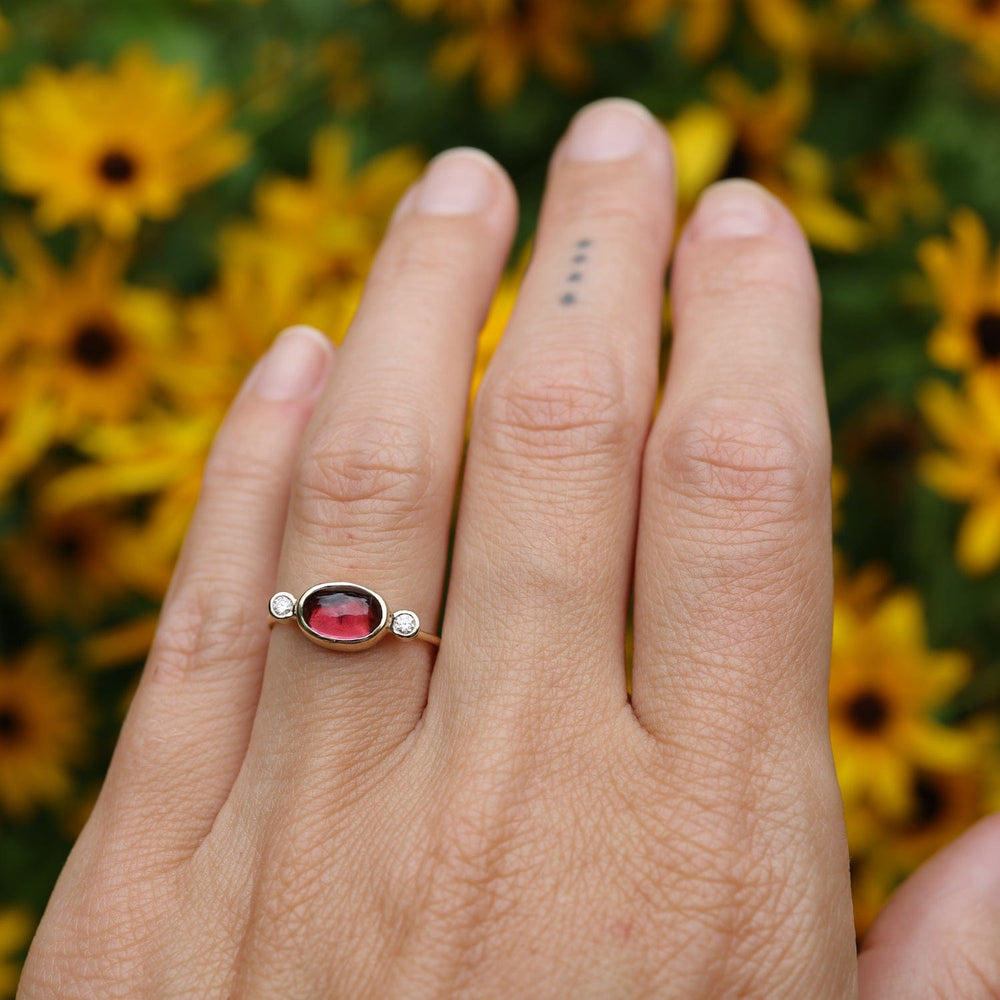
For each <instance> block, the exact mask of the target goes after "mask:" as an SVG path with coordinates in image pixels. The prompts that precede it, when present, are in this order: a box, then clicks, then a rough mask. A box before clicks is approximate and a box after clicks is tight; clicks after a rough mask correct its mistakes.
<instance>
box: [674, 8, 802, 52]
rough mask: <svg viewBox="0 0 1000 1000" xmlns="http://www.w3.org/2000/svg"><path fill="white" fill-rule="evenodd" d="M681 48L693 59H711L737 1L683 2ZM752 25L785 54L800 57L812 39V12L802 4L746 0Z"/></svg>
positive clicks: (729, 24)
mask: <svg viewBox="0 0 1000 1000" xmlns="http://www.w3.org/2000/svg"><path fill="white" fill-rule="evenodd" d="M682 4H683V9H684V12H685V13H684V31H683V35H682V44H683V47H684V50H685V52H686V53H687V54H688V55H689V56H690V57H692V58H694V59H708V58H710V57H711V56H713V55H715V53H716V52H718V50H719V49H720V48H721V47H722V45H723V43H724V42H725V40H726V36H727V34H728V33H729V30H730V27H731V24H732V20H733V11H734V8H735V6H736V0H710V2H705V0H682ZM743 6H744V8H745V9H746V13H747V16H748V18H749V19H750V22H751V23H752V24H753V26H754V29H755V30H756V31H757V33H758V34H759V35H760V37H761V38H762V39H763V40H764V41H765V42H767V43H768V44H769V45H770V46H771V47H772V48H774V49H775V50H776V51H778V52H783V53H801V52H802V51H803V50H804V49H805V48H807V47H808V40H809V37H810V20H809V11H808V9H807V8H805V7H804V6H803V5H802V3H801V2H800V0H743Z"/></svg>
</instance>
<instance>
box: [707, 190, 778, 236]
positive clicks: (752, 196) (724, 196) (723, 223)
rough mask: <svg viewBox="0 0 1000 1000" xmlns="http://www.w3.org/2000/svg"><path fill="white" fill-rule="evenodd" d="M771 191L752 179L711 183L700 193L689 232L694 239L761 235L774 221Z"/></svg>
mask: <svg viewBox="0 0 1000 1000" xmlns="http://www.w3.org/2000/svg"><path fill="white" fill-rule="evenodd" d="M774 221H775V215H774V206H773V204H772V198H771V195H769V194H768V193H767V192H766V191H765V190H764V189H763V188H761V187H760V186H759V185H757V184H754V183H753V182H752V181H745V180H730V181H722V182H720V183H718V184H713V185H712V186H711V187H710V188H708V190H706V191H705V193H704V194H703V195H702V196H701V200H700V201H699V202H698V207H697V208H696V209H695V212H694V216H693V217H692V219H691V221H690V222H689V223H688V232H689V234H690V236H691V237H692V238H693V239H697V240H731V239H740V238H745V237H749V236H763V235H764V234H765V233H766V232H768V230H770V228H771V227H772V226H773V225H774Z"/></svg>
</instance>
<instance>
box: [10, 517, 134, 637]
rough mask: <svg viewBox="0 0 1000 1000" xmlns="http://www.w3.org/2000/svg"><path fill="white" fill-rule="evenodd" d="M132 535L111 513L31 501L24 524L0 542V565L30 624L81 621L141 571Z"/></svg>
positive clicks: (123, 519) (120, 520) (127, 527)
mask: <svg viewBox="0 0 1000 1000" xmlns="http://www.w3.org/2000/svg"><path fill="white" fill-rule="evenodd" d="M133 530H134V529H133V526H132V525H131V524H130V522H128V521H127V520H125V518H124V516H123V513H122V512H121V511H120V510H117V509H112V508H110V507H99V506H96V505H92V506H87V507H84V506H81V507H78V508H76V509H73V510H64V511H52V510H49V509H46V506H45V505H43V504H42V503H40V502H38V500H37V498H35V500H34V502H33V504H32V509H31V510H30V512H29V516H28V520H27V523H26V524H24V525H23V526H21V527H20V529H19V530H17V531H9V532H8V533H7V534H6V535H4V536H2V537H0V562H2V564H3V566H4V569H5V571H6V576H7V579H9V580H10V581H11V583H12V585H13V586H14V587H15V589H16V592H17V594H18V596H19V597H20V599H21V600H22V601H23V602H24V603H25V604H26V605H27V606H28V609H29V610H30V611H31V614H32V617H33V618H34V619H35V620H37V621H40V622H60V623H65V622H75V623H82V622H87V621H88V620H90V619H92V618H93V616H94V615H95V614H96V613H97V612H99V611H100V610H101V609H102V608H103V607H105V606H106V605H107V604H108V603H109V602H110V601H111V600H112V599H113V598H115V597H119V596H120V595H121V594H122V593H123V592H124V591H126V590H127V589H128V588H129V586H130V585H131V582H132V578H133V576H134V575H137V574H141V573H142V572H143V571H144V570H145V568H146V561H145V557H144V554H143V553H142V552H141V550H140V549H139V548H138V547H137V546H134V545H130V544H129V538H130V535H131V532H132V531H133Z"/></svg>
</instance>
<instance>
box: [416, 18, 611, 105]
mask: <svg viewBox="0 0 1000 1000" xmlns="http://www.w3.org/2000/svg"><path fill="white" fill-rule="evenodd" d="M398 2H400V4H401V6H402V7H403V8H404V10H407V11H408V12H409V13H412V14H414V15H416V16H425V15H426V14H427V13H430V12H431V11H433V10H436V9H439V10H440V12H441V13H442V14H443V15H444V16H445V17H446V18H447V19H448V20H449V21H450V22H452V24H453V25H454V30H453V31H452V33H451V34H449V35H448V36H447V37H446V38H445V39H444V41H443V42H441V44H440V45H439V46H438V48H437V50H436V51H435V53H434V55H433V57H432V69H433V71H434V72H435V73H437V74H438V75H440V76H441V77H443V78H445V79H456V78H458V77H461V76H464V75H466V74H468V73H475V74H476V76H477V77H478V83H479V91H480V94H481V96H482V98H483V100H484V101H485V102H486V103H487V104H504V103H506V102H508V101H510V100H511V99H513V98H514V97H515V96H516V95H517V93H518V92H519V91H520V89H521V87H522V85H523V83H524V80H525V77H526V76H527V73H528V69H529V68H530V67H531V66H537V67H538V69H539V70H541V72H542V73H543V74H544V75H545V76H547V77H548V78H549V79H550V80H551V81H553V82H554V83H556V84H557V85H559V86H561V87H565V88H569V89H576V88H579V87H580V86H582V85H583V84H584V83H585V82H586V80H587V78H588V76H589V67H588V65H587V61H586V58H585V56H584V53H583V51H582V48H581V37H582V36H583V35H585V34H587V33H589V32H590V31H591V30H592V29H593V28H594V27H595V25H596V21H595V19H594V17H595V15H594V11H592V10H588V9H587V7H586V5H584V4H581V3H579V2H578V0H429V2H424V0H420V2H413V0H398Z"/></svg>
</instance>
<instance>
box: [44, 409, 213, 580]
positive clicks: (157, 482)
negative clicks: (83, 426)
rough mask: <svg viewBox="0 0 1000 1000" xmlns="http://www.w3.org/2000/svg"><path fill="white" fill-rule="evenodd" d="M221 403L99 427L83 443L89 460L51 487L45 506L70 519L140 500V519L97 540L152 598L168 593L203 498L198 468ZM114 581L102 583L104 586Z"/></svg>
mask: <svg viewBox="0 0 1000 1000" xmlns="http://www.w3.org/2000/svg"><path fill="white" fill-rule="evenodd" d="M221 417H222V411H221V408H220V409H219V410H218V411H209V412H205V413H200V414H198V415H194V416H184V417H168V416H165V415H158V416H156V417H154V418H151V419H149V420H146V421H138V422H136V423H132V424H121V425H105V426H100V427H94V428H93V429H92V431H90V432H89V433H88V434H86V435H84V436H83V437H82V438H81V439H80V441H79V447H80V449H81V450H82V451H83V452H84V454H86V455H87V456H88V457H89V458H90V459H91V461H90V462H87V463H85V464H82V465H79V466H77V467H76V468H73V469H70V470H69V471H67V472H65V473H63V474H62V475H60V476H58V477H57V478H55V479H54V480H53V481H52V482H51V483H50V484H49V486H48V487H47V490H46V493H45V504H44V507H45V509H46V510H47V511H49V512H50V514H49V516H50V517H52V518H55V519H59V518H64V519H67V520H68V521H69V522H70V523H71V524H72V523H75V522H74V519H75V518H80V517H83V516H85V515H86V513H87V512H88V511H93V510H94V509H95V508H96V509H98V510H100V509H101V508H100V506H99V505H100V504H114V503H117V502H119V501H127V500H130V499H142V500H144V501H145V506H146V508H147V510H146V514H145V517H144V519H143V520H142V521H141V522H139V523H121V522H119V523H118V524H117V525H116V531H115V532H114V534H113V536H112V537H110V538H106V539H104V540H103V541H102V542H100V546H101V549H102V550H103V551H105V552H106V553H107V558H108V560H110V562H111V565H112V567H113V568H114V569H115V570H116V571H117V576H118V578H119V579H123V580H125V581H126V582H127V583H128V584H129V586H131V587H134V588H136V589H138V590H140V591H142V592H143V593H145V594H148V595H149V596H151V597H153V598H161V597H162V596H163V594H164V592H165V591H166V587H167V584H168V583H169V581H170V575H171V573H172V571H173V566H174V562H175V561H176V559H177V554H178V552H179V551H180V545H181V542H182V541H183V538H184V533H185V531H186V530H187V525H188V522H189V520H190V518H191V512H192V511H193V509H194V505H195V501H196V500H197V498H198V490H199V488H200V485H201V469H202V466H203V465H204V463H205V457H206V456H207V454H208V449H209V447H210V445H211V443H212V439H213V437H214V435H215V431H216V428H217V427H218V424H219V421H220V420H221ZM108 586H109V584H105V586H104V590H105V591H107V589H108Z"/></svg>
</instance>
